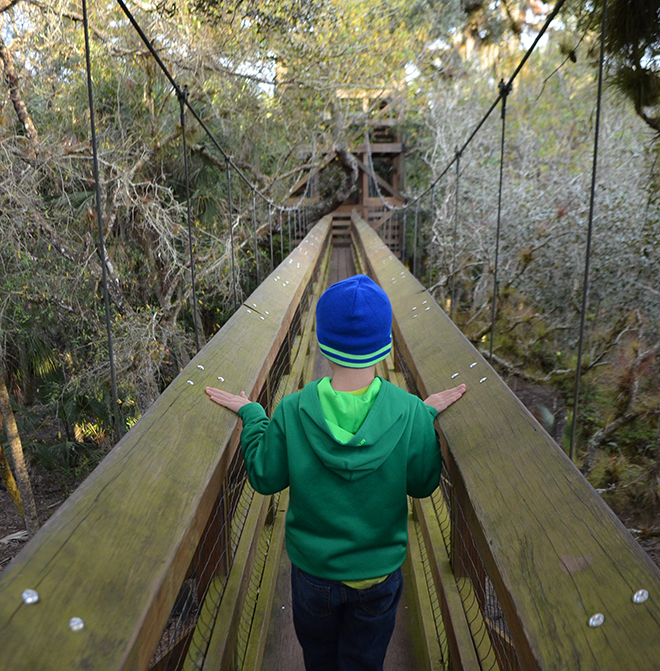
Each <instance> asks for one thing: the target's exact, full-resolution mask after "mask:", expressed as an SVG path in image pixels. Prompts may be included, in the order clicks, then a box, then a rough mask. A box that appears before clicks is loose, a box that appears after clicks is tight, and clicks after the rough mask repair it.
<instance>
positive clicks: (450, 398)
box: [424, 384, 467, 412]
mask: <svg viewBox="0 0 660 671" xmlns="http://www.w3.org/2000/svg"><path fill="white" fill-rule="evenodd" d="M466 389H467V387H466V386H465V385H464V384H459V385H458V387H454V388H453V389H447V390H445V391H439V392H438V393H437V394H431V395H430V396H429V397H428V398H427V399H426V400H425V401H424V403H426V405H430V406H431V407H432V408H435V409H436V410H437V411H438V412H442V411H443V410H445V409H446V408H448V407H449V406H450V405H451V404H452V403H456V401H458V399H459V398H460V397H461V396H463V394H464V393H465V390H466Z"/></svg>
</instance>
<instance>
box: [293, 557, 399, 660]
mask: <svg viewBox="0 0 660 671" xmlns="http://www.w3.org/2000/svg"><path fill="white" fill-rule="evenodd" d="M402 587H403V577H402V575H401V569H398V570H397V571H395V572H394V573H391V574H390V575H389V576H388V577H387V578H386V579H385V580H384V581H383V582H382V583H380V584H379V585H374V586H373V587H369V588H367V589H353V588H351V587H348V586H347V585H344V584H343V583H341V582H335V581H333V580H323V579H322V578H316V577H314V576H312V575H309V573H305V572H304V571H301V570H300V569H299V568H298V567H296V566H292V567H291V596H292V601H293V625H294V627H295V630H296V635H297V636H298V641H299V642H300V645H301V646H302V649H303V656H304V658H305V669H306V670H307V671H382V669H383V661H384V660H385V652H386V651H387V646H388V644H389V642H390V639H391V638H392V632H393V631H394V621H395V619H396V609H397V606H398V605H399V599H400V598H401V591H402Z"/></svg>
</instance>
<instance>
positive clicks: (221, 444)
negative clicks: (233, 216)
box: [0, 218, 330, 671]
mask: <svg viewBox="0 0 660 671" xmlns="http://www.w3.org/2000/svg"><path fill="white" fill-rule="evenodd" d="M329 233H330V220H329V218H326V219H323V220H321V221H320V222H319V223H318V224H317V226H316V227H315V228H314V229H313V230H312V231H311V232H310V233H309V235H307V236H306V238H305V239H304V241H303V242H302V243H301V244H300V245H299V246H298V247H297V248H296V249H295V250H294V251H293V252H292V253H291V254H290V255H289V256H288V257H287V258H286V259H285V260H284V262H283V263H282V264H281V265H280V266H279V267H278V268H277V269H276V270H275V271H274V272H273V273H272V274H271V275H270V277H268V278H267V279H266V280H264V282H263V283H262V284H261V285H260V286H259V287H258V288H257V289H256V291H255V292H254V293H253V294H252V295H251V296H250V297H249V299H247V301H246V302H245V304H244V305H243V306H241V307H240V308H239V309H238V310H237V312H236V313H235V314H234V315H233V316H232V318H231V319H230V320H229V321H228V322H227V324H225V326H224V327H223V328H222V329H221V331H220V332H219V333H218V334H217V335H216V336H215V337H214V338H213V339H212V340H211V341H210V342H209V343H208V345H206V347H204V349H203V350H202V351H201V352H200V353H199V354H198V355H197V356H196V357H195V358H194V359H193V361H192V362H191V363H190V364H189V365H188V366H187V367H186V368H185V369H184V370H183V371H182V372H181V374H180V375H179V376H178V377H177V378H176V380H174V382H172V384H171V385H170V386H169V387H168V388H167V389H166V390H165V391H164V392H163V394H162V395H161V396H160V397H159V398H158V400H157V401H156V402H155V403H154V404H153V406H152V407H151V408H150V409H149V410H148V412H147V413H146V414H145V415H144V417H142V419H140V421H139V422H138V423H137V424H136V425H135V427H133V429H132V430H131V431H130V432H129V433H128V434H127V435H126V436H125V437H124V438H123V439H122V440H121V442H120V443H119V444H118V445H117V446H116V447H115V448H114V449H113V450H112V452H111V453H110V454H109V455H108V456H107V457H106V459H105V460H104V461H103V462H102V464H101V465H100V466H99V467H98V468H97V469H96V470H95V471H94V472H93V473H92V475H91V476H90V477H89V478H88V479H87V480H86V481H85V482H84V483H83V484H82V485H81V486H80V487H79V488H78V489H77V490H76V491H75V492H74V494H73V495H72V496H71V497H70V498H69V499H68V500H67V501H66V502H65V503H64V504H63V505H62V507H61V508H60V509H59V510H58V511H57V512H56V513H55V515H53V517H52V518H51V519H50V520H49V521H48V522H47V523H46V524H45V525H44V527H43V528H42V529H41V530H40V531H39V532H38V534H37V535H36V536H35V538H34V539H33V540H32V541H31V542H30V543H29V544H28V545H27V546H26V548H25V549H24V550H23V551H22V552H21V554H20V555H19V556H18V557H16V559H15V560H14V561H13V562H12V563H11V564H10V565H9V567H8V568H7V569H6V571H5V572H4V573H3V574H2V578H1V579H0V669H2V670H3V671H4V670H5V669H6V670H7V671H9V670H10V669H11V670H12V671H13V670H26V671H28V670H29V671H40V670H44V671H46V670H52V671H60V670H61V669H67V670H70V671H74V670H76V669H80V670H92V669H93V670H94V671H102V670H106V669H107V670H113V671H114V670H118V669H125V670H127V671H140V670H143V669H148V668H158V669H164V668H181V664H182V662H181V661H177V663H176V664H169V660H170V659H171V658H172V656H173V654H174V653H176V656H177V660H183V658H184V657H185V653H186V648H187V646H189V645H190V641H191V638H192V632H193V630H194V625H195V620H196V615H195V614H196V613H199V612H200V611H202V610H203V609H204V606H205V603H206V601H205V600H206V597H207V595H208V590H209V588H211V587H213V585H214V584H215V585H216V588H217V589H223V588H224V587H223V585H225V583H224V582H223V580H222V578H223V576H224V577H226V575H227V573H228V571H229V567H230V566H231V564H232V561H233V559H234V555H235V554H236V553H238V552H242V553H244V554H241V555H240V559H237V561H245V560H246V558H249V557H250V556H251V555H252V554H253V549H252V547H251V546H250V544H249V543H243V544H241V543H240V542H239V539H238V536H239V534H240V531H241V529H242V528H243V527H245V528H246V529H247V528H249V529H252V532H254V530H255V529H257V527H258V525H259V524H260V523H261V524H263V522H264V519H265V518H266V516H267V515H268V504H267V502H264V501H261V502H259V505H257V506H249V502H248V503H245V502H243V503H242V500H243V499H245V498H246V497H247V498H249V496H250V492H248V491H247V490H246V488H245V485H244V480H245V478H244V471H243V470H242V468H241V461H240V459H236V458H235V456H236V453H237V445H238V435H239V434H238V430H237V424H238V422H237V419H236V417H235V416H232V415H231V414H230V413H228V412H221V411H219V410H218V409H217V408H216V410H218V411H216V412H214V411H213V410H214V408H215V406H212V404H211V403H210V401H209V400H208V398H207V397H206V395H205V393H204V388H205V387H206V386H221V387H225V388H227V389H228V390H230V391H234V392H238V391H241V390H245V391H246V392H247V393H248V394H249V395H251V397H252V398H258V399H259V400H260V402H262V404H263V405H264V406H265V407H267V408H268V407H271V406H272V405H273V403H274V401H275V396H276V394H277V390H278V388H279V387H280V385H281V380H282V376H284V375H288V373H289V370H288V367H289V361H290V350H291V347H292V345H293V340H294V337H295V336H296V331H297V330H298V328H299V321H300V315H301V313H302V312H303V311H304V309H305V308H306V306H307V305H308V304H309V303H310V300H311V286H312V282H313V280H314V278H315V275H318V273H319V270H320V267H321V261H322V257H323V255H324V253H325V251H326V250H327V243H328V239H329ZM241 506H242V507H241ZM241 510H242V512H241V514H240V515H239V514H238V511H241ZM238 517H240V518H241V519H237V518H238ZM238 522H240V525H238V524H237V523H238ZM239 526H240V528H239ZM246 533H247V532H246ZM214 581H215V583H214ZM218 585H220V587H218ZM25 590H34V592H36V594H38V601H36V602H32V603H30V601H33V600H34V599H32V600H31V599H30V598H28V597H27V596H26V597H23V594H24V593H25ZM193 605H194V607H192V606H193ZM235 610H236V609H235V608H234V610H233V611H232V612H233V613H234V615H235ZM172 615H174V616H176V617H171V616H172ZM234 615H231V617H233V616H234ZM231 628H232V625H231V623H227V627H226V630H227V631H231ZM182 634H185V635H182ZM206 643H207V644H208V641H207V642H206ZM230 644H231V642H230ZM218 646H220V647H222V646H221V643H217V642H216V648H218ZM221 657H222V659H225V658H226V657H227V654H226V653H222V655H221ZM191 668H192V667H191ZM197 668H198V667H197Z"/></svg>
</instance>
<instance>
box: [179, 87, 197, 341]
mask: <svg viewBox="0 0 660 671" xmlns="http://www.w3.org/2000/svg"><path fill="white" fill-rule="evenodd" d="M177 97H178V98H179V110H180V114H179V116H180V119H181V138H182V142H183V169H184V172H185V175H186V220H187V223H188V249H189V251H190V284H191V285H192V306H193V310H192V312H193V324H194V326H195V344H196V345H197V351H198V352H199V350H200V349H201V346H200V342H199V326H198V322H199V320H198V318H197V294H196V293H195V258H194V253H193V237H192V217H191V213H190V171H189V169H188V146H187V144H186V107H185V100H186V98H187V97H188V89H187V87H184V88H183V90H182V91H181V92H180V93H179V92H178V91H177Z"/></svg>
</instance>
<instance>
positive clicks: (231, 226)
mask: <svg viewBox="0 0 660 671" xmlns="http://www.w3.org/2000/svg"><path fill="white" fill-rule="evenodd" d="M227 207H228V208H229V244H230V245H231V283H232V286H233V289H234V310H236V309H237V308H238V289H237V287H236V262H235V260H234V218H233V216H232V202H231V166H230V165H229V162H227Z"/></svg>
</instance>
